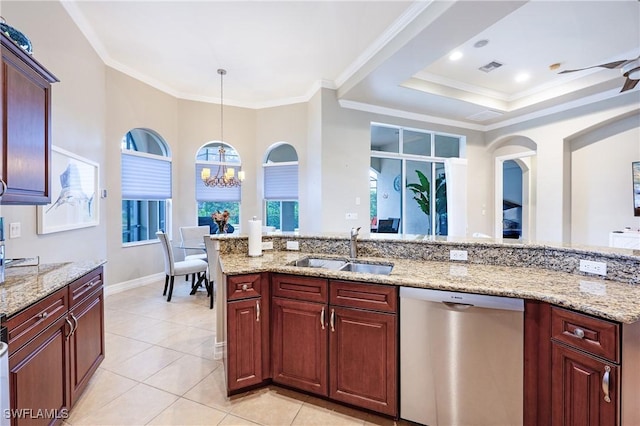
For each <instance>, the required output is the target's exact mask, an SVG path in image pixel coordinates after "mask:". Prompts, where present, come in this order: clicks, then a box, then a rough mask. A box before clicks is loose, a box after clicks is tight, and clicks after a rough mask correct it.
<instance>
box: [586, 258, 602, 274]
mask: <svg viewBox="0 0 640 426" xmlns="http://www.w3.org/2000/svg"><path fill="white" fill-rule="evenodd" d="M580 271H581V272H588V273H590V274H598V275H607V263H606V262H594V261H592V260H583V259H580Z"/></svg>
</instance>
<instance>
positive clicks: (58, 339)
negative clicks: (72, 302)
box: [9, 317, 71, 426]
mask: <svg viewBox="0 0 640 426" xmlns="http://www.w3.org/2000/svg"><path fill="white" fill-rule="evenodd" d="M69 331H70V327H69V325H68V323H67V321H66V317H62V318H58V320H56V321H55V322H54V323H53V324H51V325H50V326H49V327H48V328H47V329H46V330H45V331H44V332H42V333H40V334H38V335H37V336H36V337H35V338H34V339H32V340H31V341H29V342H28V343H27V344H25V345H24V346H22V347H21V348H19V349H18V350H17V351H15V352H14V353H13V354H11V356H10V357H9V383H10V388H11V391H10V405H11V410H14V411H13V413H14V415H12V417H11V424H12V425H14V426H23V425H49V424H56V423H60V422H62V419H64V418H66V416H67V414H68V410H69V409H70V408H71V401H70V397H69V376H68V374H67V372H68V370H69V350H68V345H67V338H68V335H69Z"/></svg>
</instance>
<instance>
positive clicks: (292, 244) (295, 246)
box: [287, 241, 300, 250]
mask: <svg viewBox="0 0 640 426" xmlns="http://www.w3.org/2000/svg"><path fill="white" fill-rule="evenodd" d="M287 250H300V244H299V243H298V242H297V241H287Z"/></svg>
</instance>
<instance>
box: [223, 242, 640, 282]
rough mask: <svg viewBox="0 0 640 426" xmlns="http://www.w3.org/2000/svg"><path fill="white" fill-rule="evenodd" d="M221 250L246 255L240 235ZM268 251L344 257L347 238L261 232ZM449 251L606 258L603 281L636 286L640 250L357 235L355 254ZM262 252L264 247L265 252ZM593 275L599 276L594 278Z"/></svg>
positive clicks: (573, 267) (500, 259)
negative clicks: (294, 244)
mask: <svg viewBox="0 0 640 426" xmlns="http://www.w3.org/2000/svg"><path fill="white" fill-rule="evenodd" d="M218 239H219V240H220V242H221V244H220V252H221V253H247V252H248V240H247V237H246V236H242V235H240V236H235V235H233V236H221V237H218ZM263 241H272V242H273V246H274V251H286V242H287V241H298V243H299V245H300V251H301V252H306V253H320V254H334V255H340V256H348V255H349V238H348V237H347V236H345V235H335V236H334V235H330V236H326V235H321V236H299V235H267V236H263ZM449 250H466V251H467V253H468V260H467V261H465V262H454V263H456V264H477V265H496V266H511V267H513V266H515V267H523V268H537V269H547V270H551V271H559V272H568V273H571V274H577V275H582V276H588V277H594V276H593V275H592V274H586V273H583V272H580V271H579V264H580V259H584V260H592V261H597V262H606V264H607V275H606V277H605V279H606V280H614V281H622V282H626V283H630V284H640V250H627V249H612V248H608V247H585V246H569V245H551V244H537V243H522V242H519V241H513V242H512V241H507V240H505V241H495V240H492V239H475V240H460V239H454V240H453V241H452V240H446V239H442V238H430V237H427V238H425V237H423V236H397V237H396V238H393V237H391V238H390V239H386V238H385V239H379V238H367V239H358V255H359V256H368V257H377V258H387V259H412V260H429V261H441V262H450V260H449ZM266 252H267V251H265V253H266ZM596 278H600V277H599V276H596Z"/></svg>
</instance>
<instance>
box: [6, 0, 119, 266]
mask: <svg viewBox="0 0 640 426" xmlns="http://www.w3.org/2000/svg"><path fill="white" fill-rule="evenodd" d="M1 12H2V16H3V17H4V18H5V19H6V21H7V23H8V24H10V25H12V26H14V27H16V28H18V29H19V30H21V31H22V32H24V33H25V34H26V35H27V36H28V37H29V38H30V39H31V42H32V44H33V56H34V58H35V59H36V60H37V61H38V62H40V63H41V64H42V65H44V66H45V67H46V68H47V69H49V70H50V71H51V72H52V73H53V74H54V75H56V77H58V79H59V80H60V82H59V83H55V84H54V85H53V87H52V108H51V109H52V142H53V145H56V146H58V147H61V148H63V149H65V150H67V151H70V152H73V153H75V154H77V155H80V156H82V157H85V158H87V159H89V160H91V161H94V162H97V163H99V164H100V182H101V187H106V186H105V180H106V177H107V175H108V173H109V170H108V168H107V163H106V141H105V128H106V117H105V112H106V111H105V97H106V87H105V66H104V64H103V62H102V61H101V60H100V58H99V57H98V55H96V53H95V52H94V50H93V48H92V47H91V46H90V45H89V43H88V42H87V40H86V39H85V38H84V36H83V35H82V33H81V32H80V31H79V30H78V28H77V27H76V26H75V24H74V23H73V21H72V20H71V18H70V17H69V16H68V15H67V13H66V11H65V10H64V8H63V7H62V6H61V5H60V3H57V2H50V1H44V2H12V1H4V0H3V1H2V11H1ZM9 161H10V159H9ZM57 178H58V177H56V176H53V177H52V179H57ZM53 197H57V194H53ZM110 200H111V199H110V198H108V199H99V200H98V203H99V216H100V225H99V226H94V227H89V228H82V229H77V230H72V231H66V232H56V233H52V234H46V235H38V234H37V233H36V229H37V228H36V223H37V215H36V211H37V208H36V207H35V206H2V209H1V213H2V216H4V218H5V229H8V226H9V223H11V222H20V224H21V228H22V236H21V237H20V238H16V239H10V240H7V242H6V250H7V257H8V258H14V257H28V256H36V255H38V256H40V259H41V262H62V261H70V260H76V259H105V258H107V257H108V256H107V248H106V245H105V243H104V241H105V238H106V235H107V223H108V222H109V220H108V215H109V213H108V209H107V204H108V202H109V201H110ZM109 273H110V268H109V266H107V272H106V275H107V277H109Z"/></svg>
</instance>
